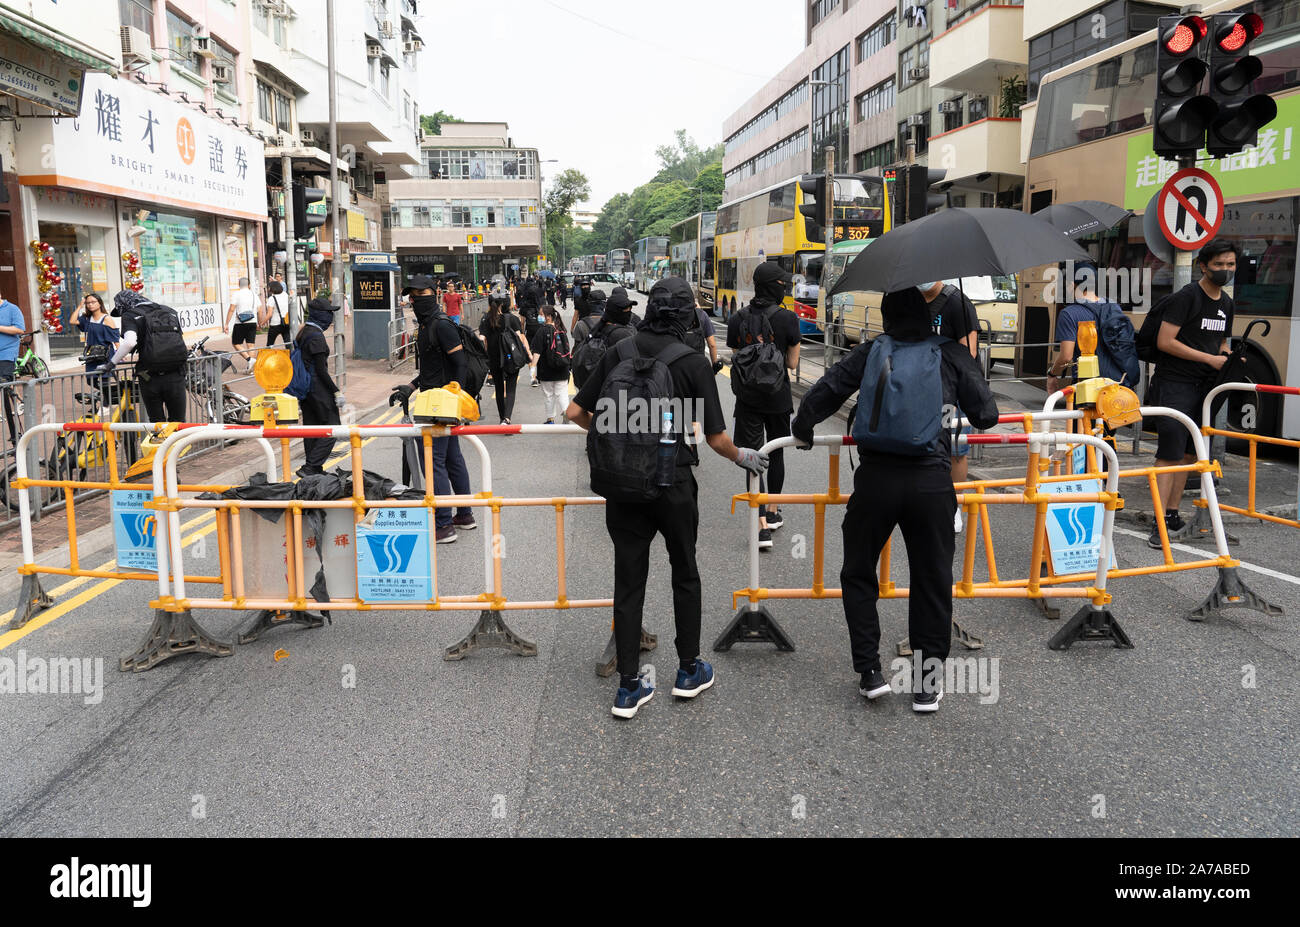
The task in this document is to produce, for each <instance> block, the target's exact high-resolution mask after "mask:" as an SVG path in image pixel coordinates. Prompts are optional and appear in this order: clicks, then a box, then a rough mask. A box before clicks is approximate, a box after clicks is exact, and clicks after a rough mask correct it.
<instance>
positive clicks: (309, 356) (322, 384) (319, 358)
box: [298, 324, 338, 402]
mask: <svg viewBox="0 0 1300 927" xmlns="http://www.w3.org/2000/svg"><path fill="white" fill-rule="evenodd" d="M298 350H299V351H301V352H302V356H303V359H304V361H306V363H307V365H308V366H309V367H311V369H312V378H311V393H309V394H308V395H310V396H311V397H312V398H313V399H316V400H319V401H321V402H330V401H332V400H333V399H334V394H335V393H337V392H338V387H337V386H336V385H335V384H334V380H333V378H332V377H331V376H330V373H329V356H330V346H329V342H328V341H327V340H326V339H325V333H324V332H322V331H321V330H320V329H319V328H317V327H316V326H315V325H310V324H304V325H303V327H302V328H301V329H299V330H298Z"/></svg>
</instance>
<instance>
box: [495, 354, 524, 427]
mask: <svg viewBox="0 0 1300 927" xmlns="http://www.w3.org/2000/svg"><path fill="white" fill-rule="evenodd" d="M488 369H489V371H490V372H491V374H492V392H493V393H494V394H495V395H496V400H497V415H499V416H500V417H501V420H502V421H504V420H505V419H508V418H514V415H515V391H516V388H517V387H518V386H519V371H518V370H516V371H515V374H514V376H512V377H511V376H506V374H505V372H504V371H503V370H502V369H501V368H500V367H491V366H489V368H488Z"/></svg>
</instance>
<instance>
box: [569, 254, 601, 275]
mask: <svg viewBox="0 0 1300 927" xmlns="http://www.w3.org/2000/svg"><path fill="white" fill-rule="evenodd" d="M574 261H576V262H577V265H578V266H577V268H576V271H577V272H578V273H580V274H595V273H604V272H605V270H606V267H607V261H606V258H605V255H603V254H584V255H583V256H582V257H579V258H574V259H573V261H570V262H569V263H570V266H572V264H573V262H574Z"/></svg>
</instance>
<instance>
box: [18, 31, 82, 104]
mask: <svg viewBox="0 0 1300 927" xmlns="http://www.w3.org/2000/svg"><path fill="white" fill-rule="evenodd" d="M85 74H86V69H85V68H83V67H81V66H80V65H77V64H74V63H72V62H71V61H68V60H67V59H66V58H63V57H61V56H59V55H55V54H53V53H52V52H48V51H45V50H44V49H40V48H37V47H36V46H35V45H31V44H29V43H27V42H24V41H23V40H22V39H20V38H18V37H16V36H13V35H6V34H3V33H0V93H7V94H10V95H12V96H15V97H20V98H22V99H24V100H29V101H31V102H32V103H39V104H40V105H41V106H45V107H48V108H49V109H52V110H54V111H55V112H56V113H60V114H61V115H64V116H76V115H77V113H78V111H79V110H80V109H81V91H82V86H83V83H84V79H85Z"/></svg>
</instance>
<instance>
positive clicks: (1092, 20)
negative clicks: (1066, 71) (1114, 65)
mask: <svg viewBox="0 0 1300 927" xmlns="http://www.w3.org/2000/svg"><path fill="white" fill-rule="evenodd" d="M1173 12H1176V10H1175V9H1171V8H1169V7H1164V6H1159V5H1156V4H1154V3H1137V2H1125V0H1110V2H1108V3H1105V4H1102V5H1101V6H1099V7H1097V8H1096V9H1094V10H1091V11H1090V12H1087V13H1084V14H1083V15H1081V16H1079V17H1077V18H1076V19H1074V20H1072V21H1071V22H1068V23H1065V24H1063V25H1060V26H1058V27H1056V28H1055V29H1053V30H1052V31H1050V32H1045V33H1043V34H1042V35H1040V36H1036V37H1034V38H1032V39H1030V40H1029V80H1028V98H1029V99H1030V100H1033V99H1034V98H1035V97H1037V96H1038V86H1039V83H1040V82H1041V81H1042V79H1043V76H1044V75H1045V74H1047V73H1048V72H1049V71H1055V70H1056V69H1057V68H1061V67H1064V66H1065V65H1067V64H1073V63H1074V62H1076V61H1079V60H1081V59H1083V58H1087V57H1088V56H1089V55H1093V54H1096V53H1097V52H1099V51H1101V50H1102V49H1104V48H1109V47H1111V46H1112V45H1118V44H1119V43H1120V42H1123V41H1125V40H1126V39H1131V38H1133V36H1135V35H1141V34H1142V33H1143V32H1145V31H1147V30H1148V29H1153V28H1155V26H1156V20H1157V19H1159V17H1160V16H1163V15H1167V14H1169V13H1173ZM1097 23H1104V24H1106V28H1105V29H1104V30H1098V29H1096V27H1095V24H1097ZM1095 33H1100V34H1095ZM1151 47H1152V49H1153V51H1154V48H1155V45H1154V44H1153V45H1152V46H1151ZM1152 66H1153V67H1154V59H1153V61H1152Z"/></svg>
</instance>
